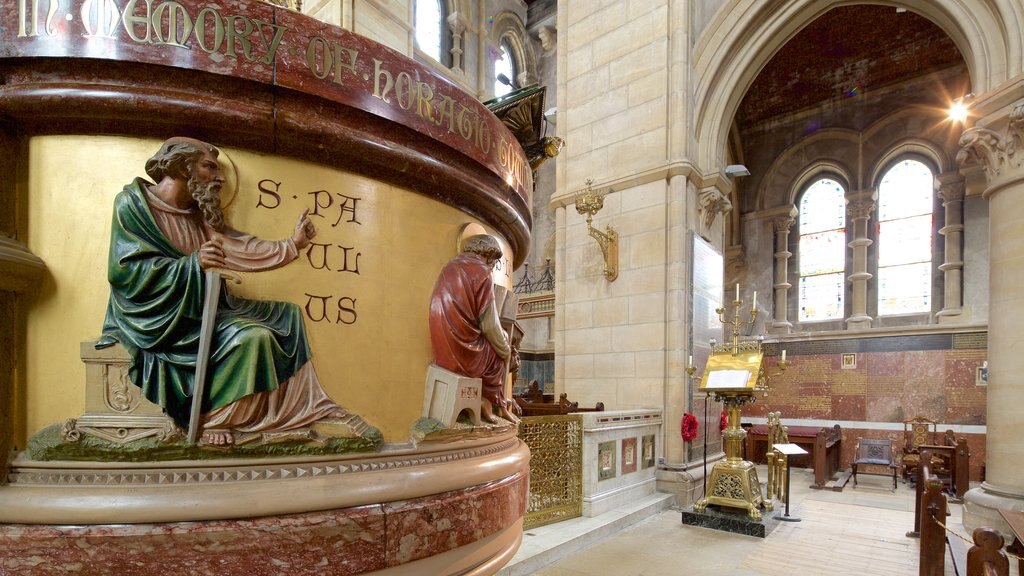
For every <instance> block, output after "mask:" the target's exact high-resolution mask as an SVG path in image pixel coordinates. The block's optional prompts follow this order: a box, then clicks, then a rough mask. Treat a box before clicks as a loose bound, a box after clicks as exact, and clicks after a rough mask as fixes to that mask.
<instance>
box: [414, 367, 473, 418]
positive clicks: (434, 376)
mask: <svg viewBox="0 0 1024 576" xmlns="http://www.w3.org/2000/svg"><path fill="white" fill-rule="evenodd" d="M424 386H425V390H424V394H423V416H424V417H428V418H433V419H435V420H437V421H438V422H441V423H442V424H444V425H445V426H448V427H449V428H450V427H451V426H452V425H453V424H455V421H456V420H458V419H459V414H462V413H463V412H465V411H468V412H469V417H470V418H471V419H472V420H473V424H475V425H477V426H480V402H481V398H483V396H482V388H481V386H482V384H481V380H480V379H479V378H466V377H465V376H461V375H459V374H456V373H454V372H449V371H448V370H445V369H444V368H441V367H440V366H437V365H436V364H431V365H430V368H428V369H427V381H426V384H425V385H424Z"/></svg>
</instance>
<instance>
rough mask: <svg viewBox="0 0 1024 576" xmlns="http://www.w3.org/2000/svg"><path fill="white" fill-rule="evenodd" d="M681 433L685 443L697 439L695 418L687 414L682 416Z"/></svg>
mask: <svg viewBox="0 0 1024 576" xmlns="http://www.w3.org/2000/svg"><path fill="white" fill-rule="evenodd" d="M682 433H683V440H686V441H687V442H690V441H692V440H693V439H694V438H696V437H697V417H696V416H694V415H693V414H690V413H689V412H687V413H686V414H683V422H682Z"/></svg>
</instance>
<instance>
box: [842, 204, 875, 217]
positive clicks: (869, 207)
mask: <svg viewBox="0 0 1024 576" xmlns="http://www.w3.org/2000/svg"><path fill="white" fill-rule="evenodd" d="M874 210H875V203H874V202H872V201H871V200H861V201H858V202H850V203H849V205H847V207H846V211H847V212H848V213H849V214H850V218H851V219H853V220H856V219H858V218H871V213H872V212H874Z"/></svg>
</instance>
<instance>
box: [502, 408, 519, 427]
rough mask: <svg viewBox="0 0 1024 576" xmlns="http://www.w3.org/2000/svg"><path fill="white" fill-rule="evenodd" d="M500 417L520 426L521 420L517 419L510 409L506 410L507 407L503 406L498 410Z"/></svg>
mask: <svg viewBox="0 0 1024 576" xmlns="http://www.w3.org/2000/svg"><path fill="white" fill-rule="evenodd" d="M498 415H500V416H501V417H502V418H504V419H505V420H508V421H509V422H511V423H513V424H519V418H516V416H515V414H512V413H511V412H509V411H508V408H506V407H505V406H502V407H501V408H499V409H498Z"/></svg>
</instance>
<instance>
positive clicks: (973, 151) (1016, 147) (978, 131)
mask: <svg viewBox="0 0 1024 576" xmlns="http://www.w3.org/2000/svg"><path fill="white" fill-rule="evenodd" d="M1022 129H1024V102H1019V103H1017V105H1016V106H1015V107H1014V109H1013V112H1011V113H1010V124H1009V126H1008V127H1007V130H1006V136H1005V137H1003V136H1000V135H999V133H998V132H996V131H995V130H990V129H988V128H981V127H974V128H970V129H968V130H966V131H964V133H963V134H962V135H961V136H960V142H959V144H960V147H961V148H960V151H959V152H957V154H956V161H957V164H959V165H960V166H961V167H967V166H972V165H975V164H980V165H981V167H982V170H984V171H985V176H986V177H987V178H988V180H989V182H992V181H994V180H998V179H1000V178H1001V177H1004V176H1005V175H1006V173H1007V172H1009V171H1011V170H1019V169H1020V168H1021V167H1022V166H1024V157H1022V154H1021V153H1019V152H1020V149H1021V147H1022V144H1024V130H1022Z"/></svg>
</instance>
